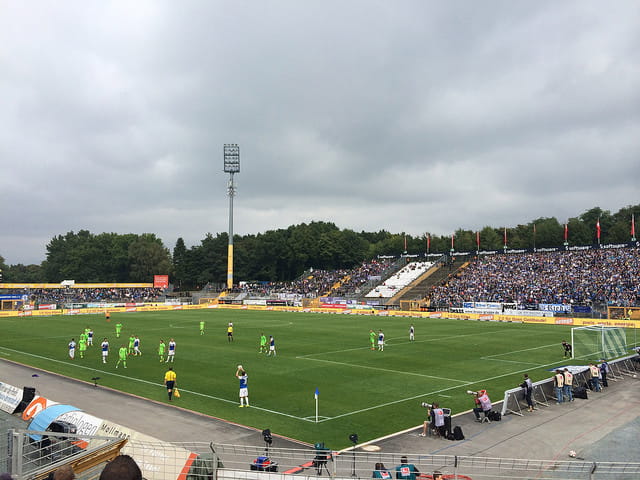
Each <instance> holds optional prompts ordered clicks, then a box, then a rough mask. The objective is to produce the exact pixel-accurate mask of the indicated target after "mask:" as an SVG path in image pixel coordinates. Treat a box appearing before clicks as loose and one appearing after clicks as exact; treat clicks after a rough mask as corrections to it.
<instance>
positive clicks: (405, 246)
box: [404, 235, 407, 253]
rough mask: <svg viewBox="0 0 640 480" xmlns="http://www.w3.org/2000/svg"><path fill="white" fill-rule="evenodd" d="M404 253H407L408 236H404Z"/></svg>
mask: <svg viewBox="0 0 640 480" xmlns="http://www.w3.org/2000/svg"><path fill="white" fill-rule="evenodd" d="M404 253H407V236H406V235H405V236H404Z"/></svg>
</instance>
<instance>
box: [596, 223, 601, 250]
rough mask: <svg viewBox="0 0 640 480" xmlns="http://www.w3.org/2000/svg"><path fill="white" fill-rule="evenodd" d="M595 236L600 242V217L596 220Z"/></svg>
mask: <svg viewBox="0 0 640 480" xmlns="http://www.w3.org/2000/svg"><path fill="white" fill-rule="evenodd" d="M596 237H597V238H598V244H600V217H598V221H597V222H596Z"/></svg>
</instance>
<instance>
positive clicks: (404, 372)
mask: <svg viewBox="0 0 640 480" xmlns="http://www.w3.org/2000/svg"><path fill="white" fill-rule="evenodd" d="M296 358H300V359H301V360H309V361H312V362H323V363H332V364H334V365H343V366H346V367H351V368H364V369H367V370H377V371H379V372H388V373H397V374H399V375H413V376H415V377H423V378H434V379H436V380H446V381H449V382H457V383H460V384H463V385H466V384H468V383H473V382H469V381H468V380H458V379H455V378H447V377H436V376H433V375H425V374H424V373H414V372H407V371H405V370H391V369H389V368H381V367H371V366H369V365H356V364H353V363H344V362H337V361H335V360H325V359H323V358H307V357H296Z"/></svg>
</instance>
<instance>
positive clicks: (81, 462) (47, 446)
mask: <svg viewBox="0 0 640 480" xmlns="http://www.w3.org/2000/svg"><path fill="white" fill-rule="evenodd" d="M33 437H36V438H40V440H34V438H33ZM7 438H8V446H7V467H8V470H9V472H10V473H11V474H12V476H13V478H15V479H18V480H21V479H30V480H41V479H45V478H47V477H48V475H49V474H50V473H51V472H53V471H54V470H56V469H57V468H59V467H61V466H62V465H67V464H69V465H71V466H72V467H73V470H74V472H75V473H76V474H80V473H83V472H89V474H90V472H91V470H92V469H96V468H97V469H98V471H101V470H102V467H103V466H104V463H105V462H107V461H109V460H112V459H113V458H115V457H116V456H118V455H119V454H120V450H121V449H122V447H123V446H124V445H125V444H126V443H127V439H123V438H118V437H98V436H94V437H91V444H90V446H88V447H87V448H85V449H83V448H80V447H78V446H77V444H78V442H85V441H86V437H85V436H82V437H80V436H79V435H70V434H68V433H55V432H49V431H46V432H42V431H32V430H23V429H11V430H9V433H8V436H7Z"/></svg>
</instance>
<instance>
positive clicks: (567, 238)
mask: <svg viewBox="0 0 640 480" xmlns="http://www.w3.org/2000/svg"><path fill="white" fill-rule="evenodd" d="M568 240H569V224H568V223H565V224H564V243H567V241H568Z"/></svg>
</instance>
